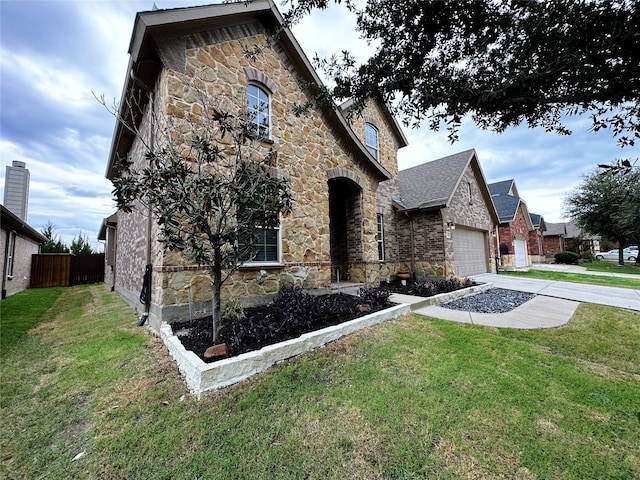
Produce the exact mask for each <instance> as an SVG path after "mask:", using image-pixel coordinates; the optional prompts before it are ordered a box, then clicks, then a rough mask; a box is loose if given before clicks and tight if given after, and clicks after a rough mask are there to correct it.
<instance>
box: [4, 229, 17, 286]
mask: <svg viewBox="0 0 640 480" xmlns="http://www.w3.org/2000/svg"><path fill="white" fill-rule="evenodd" d="M7 250H8V251H7V270H6V272H7V279H9V280H11V279H12V278H13V257H14V256H15V253H16V232H9V248H8V249H7Z"/></svg>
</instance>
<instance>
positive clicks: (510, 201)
mask: <svg viewBox="0 0 640 480" xmlns="http://www.w3.org/2000/svg"><path fill="white" fill-rule="evenodd" d="M489 190H490V191H491V196H492V198H493V203H494V204H495V206H496V210H497V211H498V216H499V218H500V226H499V228H498V235H497V237H496V244H497V245H498V247H497V248H498V251H499V252H500V262H501V265H502V266H503V267H512V268H513V267H515V268H519V267H526V266H528V265H530V261H529V254H528V250H529V247H528V243H529V232H531V231H532V230H533V224H532V223H531V216H530V215H529V210H528V208H527V204H526V202H525V201H524V200H523V199H522V198H520V196H519V194H518V189H517V188H516V183H515V180H513V179H510V180H503V181H501V182H496V183H491V184H489Z"/></svg>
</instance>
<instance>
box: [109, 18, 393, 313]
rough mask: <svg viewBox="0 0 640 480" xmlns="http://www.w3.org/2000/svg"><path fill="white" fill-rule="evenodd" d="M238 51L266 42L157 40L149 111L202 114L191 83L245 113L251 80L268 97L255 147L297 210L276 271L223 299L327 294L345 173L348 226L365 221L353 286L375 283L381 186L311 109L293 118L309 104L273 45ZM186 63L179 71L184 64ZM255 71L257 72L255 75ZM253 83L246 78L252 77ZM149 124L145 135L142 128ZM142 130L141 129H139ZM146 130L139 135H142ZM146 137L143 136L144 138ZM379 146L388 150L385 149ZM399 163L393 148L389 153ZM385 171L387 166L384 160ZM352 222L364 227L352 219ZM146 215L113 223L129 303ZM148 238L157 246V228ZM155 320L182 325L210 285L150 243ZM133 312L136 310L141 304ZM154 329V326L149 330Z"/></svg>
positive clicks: (257, 37)
mask: <svg viewBox="0 0 640 480" xmlns="http://www.w3.org/2000/svg"><path fill="white" fill-rule="evenodd" d="M240 39H241V40H242V44H243V45H244V46H247V47H249V48H251V46H253V45H255V44H262V43H263V42H264V35H263V34H262V27H261V26H260V25H258V24H254V25H243V26H242V28H226V29H223V30H220V31H212V32H205V33H202V34H197V35H195V34H194V35H185V36H184V37H179V38H174V39H172V40H171V41H162V42H160V43H159V45H160V54H161V57H162V58H163V62H164V64H165V65H169V66H171V67H172V68H164V69H163V70H162V72H161V74H160V77H159V81H158V85H157V86H156V90H155V91H156V94H155V106H156V108H158V109H161V110H162V111H163V112H164V113H165V114H167V115H170V116H172V117H174V118H175V119H180V118H181V117H184V116H185V114H186V113H187V112H190V113H193V114H198V111H199V108H200V107H199V105H198V102H197V98H196V97H197V96H196V95H195V93H194V90H193V89H192V88H191V87H190V86H189V83H190V81H192V78H194V76H196V75H197V77H198V78H199V80H200V82H199V83H200V85H201V86H202V87H203V88H205V89H206V92H207V93H208V95H209V96H210V98H214V99H224V101H225V102H227V105H231V107H232V108H233V107H234V106H235V108H237V110H236V111H237V112H240V111H243V110H244V108H245V105H246V87H247V85H248V82H249V80H250V79H254V80H255V78H256V77H257V76H260V75H261V76H260V78H261V79H262V82H263V83H264V84H265V86H267V87H269V88H270V89H271V90H272V91H271V120H272V125H271V127H272V128H271V139H270V141H268V142H263V143H262V144H261V145H258V146H257V148H259V149H263V150H264V149H268V148H271V147H273V148H274V149H275V150H276V152H277V153H278V156H277V165H276V166H277V169H278V171H279V172H280V174H282V175H284V176H286V177H287V178H288V179H289V180H290V181H291V189H292V192H293V196H294V205H293V212H292V213H291V214H289V215H288V216H286V217H283V218H282V221H281V236H282V263H281V264H280V265H255V266H248V267H246V268H243V269H241V270H240V271H238V272H237V273H236V274H234V275H233V277H232V278H231V279H230V280H229V281H228V282H227V283H226V284H225V285H224V287H223V292H222V295H223V300H224V299H228V298H237V297H241V298H242V297H252V298H262V297H265V296H268V295H270V294H273V293H275V292H276V291H277V290H278V289H279V288H280V287H281V286H283V285H296V286H302V287H305V288H326V287H328V286H329V284H330V281H331V271H330V268H331V251H330V231H329V193H328V192H329V187H328V180H329V178H331V175H330V174H329V172H333V178H336V176H335V172H336V171H337V170H338V171H342V172H343V174H344V177H345V178H350V179H355V180H356V181H357V184H358V185H359V188H361V191H360V195H359V200H360V205H361V206H360V208H359V212H354V215H353V216H352V217H351V218H352V220H355V221H359V222H361V226H360V229H361V239H362V243H361V245H360V246H355V245H352V248H358V249H359V259H360V262H359V263H357V264H355V265H354V266H353V268H352V272H351V273H352V280H353V281H361V282H366V283H376V282H377V281H378V279H379V270H378V267H377V263H378V262H377V255H378V253H377V243H376V232H377V227H376V210H375V208H373V205H375V198H376V197H375V195H376V188H377V182H376V181H374V180H372V179H371V178H370V177H369V170H368V167H366V166H365V165H364V164H363V163H362V162H361V161H360V160H358V159H356V158H355V157H354V156H353V155H352V154H351V153H350V152H349V151H348V150H347V148H345V146H344V145H343V144H342V142H341V141H340V140H339V139H338V137H337V136H336V134H335V132H334V131H332V130H331V128H330V127H329V126H328V123H327V121H326V119H325V118H324V116H323V113H322V112H321V111H319V110H313V109H312V110H311V111H310V112H309V114H307V115H303V116H299V117H298V116H295V115H294V114H293V113H292V110H293V107H294V105H296V104H304V103H305V102H306V101H307V100H309V98H308V97H307V96H306V95H305V94H304V93H303V92H302V91H300V89H299V87H298V82H297V76H296V73H295V68H294V66H293V65H291V63H290V62H289V60H288V59H287V57H286V55H285V54H284V53H283V51H281V50H280V49H279V47H278V46H275V47H274V48H273V49H268V50H265V51H263V52H262V53H261V54H260V55H259V56H258V57H257V58H256V59H254V60H249V59H247V58H245V56H244V51H243V46H242V45H241V43H240V41H239V40H240ZM182 62H184V63H182ZM256 72H260V73H256ZM249 77H251V78H249ZM148 120H149V117H148V116H147V117H146V123H145V124H143V127H144V128H147V129H148V123H149V122H148ZM145 125H146V127H145ZM144 128H143V129H144ZM147 132H148V130H147ZM382 137H383V143H381V152H382V153H383V155H387V153H386V149H387V146H386V145H387V144H388V143H389V142H388V140H384V138H386V134H384V135H382ZM383 144H384V145H385V146H384V147H383ZM394 155H395V150H394ZM132 156H133V158H135V160H136V162H137V163H139V162H141V161H142V160H143V146H142V143H141V142H140V141H136V142H135V143H134V146H133V148H132ZM389 163H392V162H391V160H389ZM358 215H359V217H360V219H358ZM146 229H147V222H146V216H145V212H144V211H141V210H138V211H135V212H133V213H131V214H122V212H121V213H120V214H119V217H118V255H117V256H118V259H117V262H116V263H117V265H116V272H117V273H116V275H117V279H116V282H117V285H118V286H117V290H118V291H119V292H120V293H122V294H123V296H124V297H125V298H126V299H127V300H129V301H130V303H132V304H135V301H136V297H137V295H138V292H139V291H140V288H141V283H142V275H143V272H144V266H145V263H146V262H145V256H146ZM152 238H153V239H155V238H157V228H156V227H155V223H154V230H153V232H152ZM152 259H153V264H154V275H153V291H152V302H153V304H154V305H153V306H152V317H154V322H158V321H159V320H160V319H164V320H168V321H172V320H175V319H177V318H180V317H182V318H184V312H185V311H186V309H187V301H188V290H187V288H186V287H187V286H189V287H190V290H191V295H192V299H193V302H194V303H195V304H196V307H195V308H196V310H198V311H201V312H205V311H210V307H209V305H208V302H209V301H210V298H211V290H210V286H209V279H208V277H207V273H206V271H205V270H202V269H201V268H198V267H197V266H195V265H190V264H189V263H188V262H187V261H185V259H184V258H182V257H181V256H180V255H176V254H174V253H167V254H162V252H161V251H160V249H159V247H158V245H157V244H156V242H155V241H154V242H153V244H152ZM262 269H264V270H266V272H267V274H266V276H265V278H264V281H263V282H262V283H258V282H257V281H256V276H257V275H258V272H259V271H260V270H262ZM138 305H139V304H138ZM154 324H155V323H154Z"/></svg>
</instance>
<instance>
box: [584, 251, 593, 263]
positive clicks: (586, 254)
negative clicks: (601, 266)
mask: <svg viewBox="0 0 640 480" xmlns="http://www.w3.org/2000/svg"><path fill="white" fill-rule="evenodd" d="M582 261H583V262H585V263H591V262H593V253H591V252H584V253H583V254H582Z"/></svg>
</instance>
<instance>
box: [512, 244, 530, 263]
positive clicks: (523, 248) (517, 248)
mask: <svg viewBox="0 0 640 480" xmlns="http://www.w3.org/2000/svg"><path fill="white" fill-rule="evenodd" d="M513 252H514V253H515V261H516V268H518V267H526V266H527V265H528V264H529V262H528V261H527V241H526V240H520V239H517V238H516V239H514V240H513Z"/></svg>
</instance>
